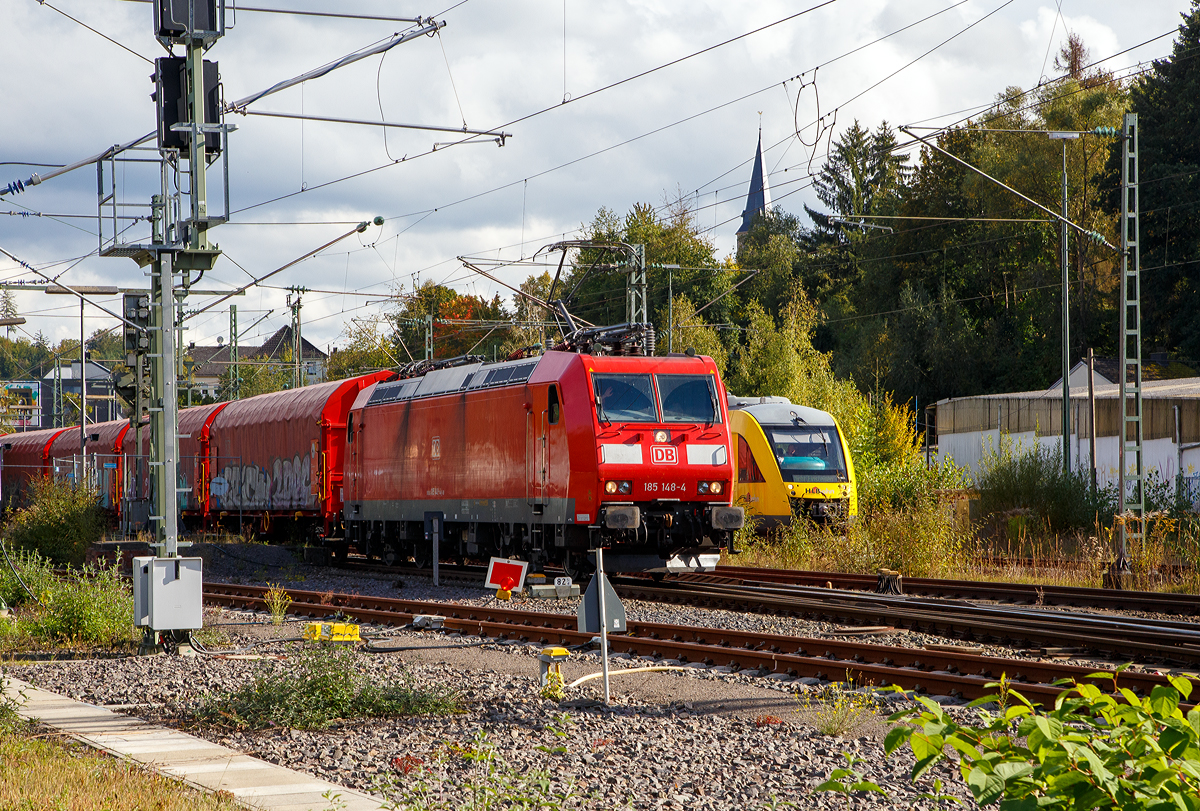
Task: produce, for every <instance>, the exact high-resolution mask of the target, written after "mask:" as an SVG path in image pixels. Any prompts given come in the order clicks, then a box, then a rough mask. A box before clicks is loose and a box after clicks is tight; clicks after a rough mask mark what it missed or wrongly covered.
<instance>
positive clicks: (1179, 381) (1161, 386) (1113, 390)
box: [938, 377, 1200, 405]
mask: <svg viewBox="0 0 1200 811" xmlns="http://www.w3.org/2000/svg"><path fill="white" fill-rule="evenodd" d="M1095 390H1096V399H1097V400H1111V399H1116V398H1118V397H1120V394H1121V392H1120V387H1119V386H1118V385H1117V384H1116V383H1108V384H1097V385H1096V386H1095ZM1087 396H1088V390H1087V385H1086V384H1084V385H1082V386H1072V387H1071V397H1072V398H1077V397H1083V398H1086V397H1087ZM1192 398H1200V377H1180V378H1175V379H1173V380H1143V381H1142V399H1144V400H1165V399H1192ZM1005 399H1013V400H1061V399H1062V389H1061V388H1057V387H1056V388H1053V389H1038V390H1036V391H1017V392H1008V393H1003V394H973V395H970V396H968V397H948V398H946V399H945V400H938V405H941V404H942V403H952V402H956V401H961V400H1005Z"/></svg>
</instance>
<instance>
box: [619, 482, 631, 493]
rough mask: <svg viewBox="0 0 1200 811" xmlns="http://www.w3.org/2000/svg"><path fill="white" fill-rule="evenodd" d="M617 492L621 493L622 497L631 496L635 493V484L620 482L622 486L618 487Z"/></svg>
mask: <svg viewBox="0 0 1200 811" xmlns="http://www.w3.org/2000/svg"><path fill="white" fill-rule="evenodd" d="M617 492H619V493H621V494H622V495H629V494H630V493H632V492H633V482H620V486H619V487H617Z"/></svg>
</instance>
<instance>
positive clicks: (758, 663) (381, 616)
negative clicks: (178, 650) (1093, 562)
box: [205, 583, 1168, 702]
mask: <svg viewBox="0 0 1200 811" xmlns="http://www.w3.org/2000/svg"><path fill="white" fill-rule="evenodd" d="M267 590H268V589H267V588H264V587H261V586H241V585H231V584H219V583H208V584H205V599H206V601H208V602H210V603H216V604H221V605H227V606H232V607H237V608H249V609H257V610H262V609H265V608H266V592H267ZM289 595H290V596H291V597H292V600H293V603H292V605H291V607H290V609H289V610H290V613H292V614H294V615H298V616H311V617H326V616H333V615H336V614H339V613H342V614H344V613H346V612H351V613H352V615H353V617H354V618H355V619H356V620H359V621H370V622H374V623H378V624H382V625H391V626H402V625H406V624H408V623H410V622H411V621H412V619H413V618H414V617H415V616H417V615H419V614H437V615H440V616H442V617H444V618H445V620H444V627H445V628H446V629H449V630H452V631H457V632H459V633H462V634H469V635H474V636H481V637H492V638H498V639H511V640H518V641H522V642H532V643H536V644H542V645H553V644H559V645H582V644H586V643H587V642H589V641H590V640H592V639H593V638H594V635H593V634H590V633H582V632H580V631H578V630H575V623H576V619H575V617H574V616H572V615H570V614H548V613H541V612H534V611H524V610H519V609H512V608H500V607H497V606H493V605H487V606H472V605H460V604H455V603H436V602H421V601H414V600H400V599H393V598H383V597H363V596H357V595H328V594H326V595H323V594H320V593H317V592H304V591H291V592H289ZM628 629H629V630H628V633H627V634H625V635H616V634H614V635H611V636H610V637H609V646H610V649H611V650H613V651H615V652H618V653H629V654H632V655H636V656H645V657H652V658H656V659H659V658H661V659H673V660H678V661H680V662H691V663H703V664H706V665H713V666H725V667H730V668H732V669H737V670H756V671H758V672H759V673H763V674H767V673H786V674H789V675H792V676H797V677H804V676H809V677H813V678H819V679H826V680H842V679H844V678H846V677H847V676H848V675H849V676H851V677H852V678H853V679H854V681H855V682H857V683H859V684H874V685H880V686H886V685H896V686H898V687H901V688H903V689H905V690H915V691H917V692H927V693H930V694H935V695H952V696H958V697H962V698H965V699H975V698H980V697H983V696H986V695H991V694H993V693H994V692H995V691H994V689H992V688H988V687H987V684H988V683H989V682H992V681H995V680H997V679H998V678H999V677H1000V675H1005V676H1006V677H1007V678H1008V679H1010V680H1012V681H1013V682H1014V683H1015V684H1016V685H1017V687H1016V689H1018V691H1019V692H1021V693H1022V694H1024V695H1025V696H1027V697H1028V698H1030V699H1031V700H1035V701H1043V702H1050V701H1053V699H1054V697H1055V696H1057V695H1058V694H1059V693H1060V692H1061V691H1062V690H1063V689H1064V688H1062V687H1059V686H1055V685H1053V684H1052V682H1054V681H1056V680H1058V679H1063V678H1068V679H1083V678H1085V677H1087V676H1088V675H1089V674H1091V673H1094V672H1096V671H1095V670H1094V669H1092V668H1086V667H1079V666H1073V665H1063V664H1059V663H1048V662H1040V661H1031V660H1022V659H1004V658H996V657H987V656H978V655H975V654H971V653H965V652H964V653H957V652H952V651H934V650H927V649H916V648H901V647H894V646H886V645H871V644H867V643H856V642H847V641H844V640H833V639H819V638H802V637H789V636H782V635H778V634H757V633H750V632H745V631H727V630H723V629H716V628H697V627H692V626H674V625H666V624H663V623H645V622H630V623H628ZM1119 683H1120V684H1121V686H1123V687H1128V688H1129V689H1132V690H1134V691H1135V692H1137V693H1141V694H1143V695H1147V694H1149V692H1150V691H1151V690H1153V688H1154V687H1155V686H1159V685H1165V684H1167V683H1168V682H1167V678H1166V677H1165V676H1163V675H1161V674H1157V673H1145V672H1131V671H1126V672H1124V673H1122V674H1121V675H1120V676H1119Z"/></svg>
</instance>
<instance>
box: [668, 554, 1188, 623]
mask: <svg viewBox="0 0 1200 811" xmlns="http://www.w3.org/2000/svg"><path fill="white" fill-rule="evenodd" d="M674 579H676V580H686V581H692V582H697V581H698V582H705V583H709V582H726V583H746V582H751V583H785V584H791V585H801V586H802V585H807V586H824V585H825V584H826V583H829V584H831V585H832V586H833V587H834V588H838V589H845V590H848V591H874V589H875V583H876V581H877V578H876V576H875V575H869V574H845V573H841V572H810V571H792V570H788V569H756V568H751V567H746V566H719V567H717V570H716V571H715V572H712V573H708V574H704V575H694V574H684V575H676V576H675V578H674ZM903 583H904V592H905V593H906V594H915V595H923V596H928V597H943V598H947V599H958V600H989V601H995V602H1000V603H1017V604H1025V605H1048V606H1068V607H1076V608H1108V609H1121V610H1135V611H1153V612H1156V613H1162V614H1182V615H1200V595H1196V594H1167V593H1161V592H1149V591H1120V590H1116V589H1094V588H1082V587H1077V586H1053V585H1047V586H1042V585H1035V584H1031V583H989V582H981V581H973V580H938V579H934V578H928V577H912V578H909V577H906V578H904V580H903Z"/></svg>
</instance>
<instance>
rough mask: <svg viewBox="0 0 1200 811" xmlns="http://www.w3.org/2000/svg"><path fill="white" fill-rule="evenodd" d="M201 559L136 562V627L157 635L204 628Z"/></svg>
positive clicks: (134, 576) (154, 559) (144, 558)
mask: <svg viewBox="0 0 1200 811" xmlns="http://www.w3.org/2000/svg"><path fill="white" fill-rule="evenodd" d="M203 566H204V561H203V560H202V559H201V558H154V557H139V558H134V559H133V624H134V625H141V626H149V627H150V628H151V629H152V630H155V631H183V630H189V631H190V630H195V629H197V628H202V627H204V576H203V574H204V570H203Z"/></svg>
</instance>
